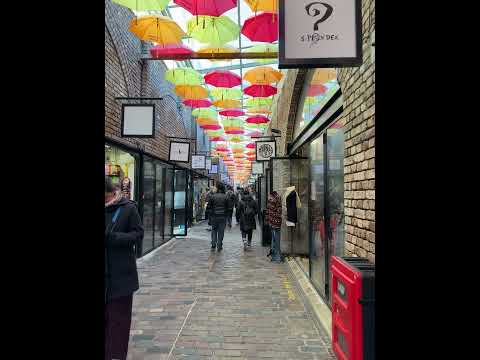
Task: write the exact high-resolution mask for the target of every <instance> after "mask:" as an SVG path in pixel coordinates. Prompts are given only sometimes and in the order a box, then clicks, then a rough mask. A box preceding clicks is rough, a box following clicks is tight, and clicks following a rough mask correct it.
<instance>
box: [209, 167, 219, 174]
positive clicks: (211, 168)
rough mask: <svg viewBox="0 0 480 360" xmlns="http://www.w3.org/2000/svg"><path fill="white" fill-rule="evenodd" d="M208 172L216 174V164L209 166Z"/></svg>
mask: <svg viewBox="0 0 480 360" xmlns="http://www.w3.org/2000/svg"><path fill="white" fill-rule="evenodd" d="M208 173H209V174H218V165H212V166H211V167H210V171H209V172H208Z"/></svg>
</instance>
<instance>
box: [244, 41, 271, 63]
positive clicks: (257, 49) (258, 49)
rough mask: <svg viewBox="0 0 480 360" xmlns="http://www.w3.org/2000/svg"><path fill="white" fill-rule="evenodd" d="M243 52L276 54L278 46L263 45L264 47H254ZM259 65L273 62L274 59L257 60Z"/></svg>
mask: <svg viewBox="0 0 480 360" xmlns="http://www.w3.org/2000/svg"><path fill="white" fill-rule="evenodd" d="M245 52H255V53H268V52H278V45H276V44H265V45H255V46H252V47H251V48H248V49H246V50H245ZM257 61H258V62H259V63H268V62H272V61H275V59H257Z"/></svg>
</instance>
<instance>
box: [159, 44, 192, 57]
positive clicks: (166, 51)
mask: <svg viewBox="0 0 480 360" xmlns="http://www.w3.org/2000/svg"><path fill="white" fill-rule="evenodd" d="M193 53H194V51H193V50H192V49H190V48H189V47H187V46H185V45H155V46H153V47H151V48H150V55H151V56H152V57H153V58H160V57H162V56H164V55H191V54H193Z"/></svg>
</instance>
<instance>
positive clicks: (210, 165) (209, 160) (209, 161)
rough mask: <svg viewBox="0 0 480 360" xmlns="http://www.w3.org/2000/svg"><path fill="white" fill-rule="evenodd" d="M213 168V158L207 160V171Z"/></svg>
mask: <svg viewBox="0 0 480 360" xmlns="http://www.w3.org/2000/svg"><path fill="white" fill-rule="evenodd" d="M211 167H212V158H207V159H205V169H206V170H210V169H211Z"/></svg>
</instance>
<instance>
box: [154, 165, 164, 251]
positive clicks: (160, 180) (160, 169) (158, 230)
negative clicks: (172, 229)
mask: <svg viewBox="0 0 480 360" xmlns="http://www.w3.org/2000/svg"><path fill="white" fill-rule="evenodd" d="M164 172H165V167H164V165H163V164H161V163H156V164H155V237H154V242H155V247H157V246H159V245H161V244H162V243H163V242H164V238H163V233H164V231H163V226H164V224H163V219H164V218H165V215H164V212H165V206H164V202H165V199H164V198H165V193H164V186H165V185H164V181H165V174H164Z"/></svg>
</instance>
